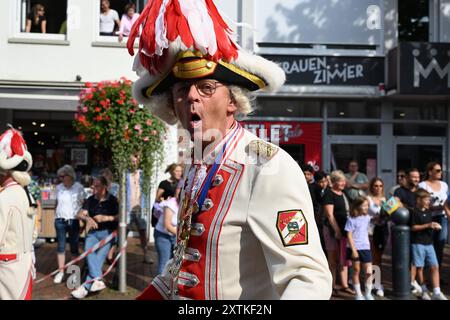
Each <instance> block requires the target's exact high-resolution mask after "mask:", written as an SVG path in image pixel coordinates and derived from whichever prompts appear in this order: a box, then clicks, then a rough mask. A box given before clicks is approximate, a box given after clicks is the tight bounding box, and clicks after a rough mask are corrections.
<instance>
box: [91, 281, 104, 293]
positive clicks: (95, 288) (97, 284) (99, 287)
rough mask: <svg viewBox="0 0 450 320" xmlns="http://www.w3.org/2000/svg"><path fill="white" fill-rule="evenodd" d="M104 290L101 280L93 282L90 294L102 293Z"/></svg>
mask: <svg viewBox="0 0 450 320" xmlns="http://www.w3.org/2000/svg"><path fill="white" fill-rule="evenodd" d="M105 288H106V285H105V283H104V282H103V281H101V280H95V281H94V283H93V284H92V286H91V290H90V291H91V292H97V291H102V290H103V289H105Z"/></svg>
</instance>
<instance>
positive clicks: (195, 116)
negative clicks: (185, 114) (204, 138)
mask: <svg viewBox="0 0 450 320" xmlns="http://www.w3.org/2000/svg"><path fill="white" fill-rule="evenodd" d="M200 120H201V119H200V117H199V115H198V114H196V113H192V114H191V121H192V122H197V121H200Z"/></svg>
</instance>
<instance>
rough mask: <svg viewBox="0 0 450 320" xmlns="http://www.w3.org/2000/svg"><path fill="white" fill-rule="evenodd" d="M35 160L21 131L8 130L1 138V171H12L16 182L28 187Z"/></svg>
mask: <svg viewBox="0 0 450 320" xmlns="http://www.w3.org/2000/svg"><path fill="white" fill-rule="evenodd" d="M32 165H33V159H32V157H31V154H30V153H29V152H28V150H27V144H26V143H25V140H24V139H23V137H22V135H21V134H20V132H19V131H17V130H16V129H14V128H12V127H11V128H10V129H8V130H6V131H5V132H4V133H3V134H2V135H1V136H0V170H2V171H11V172H12V176H13V178H14V180H16V181H17V182H19V183H20V184H21V185H27V184H29V182H30V177H29V174H28V173H27V171H29V170H30V169H31V167H32Z"/></svg>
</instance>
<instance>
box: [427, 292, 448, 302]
mask: <svg viewBox="0 0 450 320" xmlns="http://www.w3.org/2000/svg"><path fill="white" fill-rule="evenodd" d="M431 298H432V299H433V300H448V299H447V297H446V296H445V295H444V294H443V293H442V292H439V294H433V295H432V296H431Z"/></svg>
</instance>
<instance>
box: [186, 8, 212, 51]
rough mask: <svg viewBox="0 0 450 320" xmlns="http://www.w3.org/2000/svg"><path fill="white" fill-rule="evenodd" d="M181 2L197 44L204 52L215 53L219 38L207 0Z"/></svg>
mask: <svg viewBox="0 0 450 320" xmlns="http://www.w3.org/2000/svg"><path fill="white" fill-rule="evenodd" d="M179 3H180V8H181V12H182V13H183V16H184V17H185V18H186V20H187V22H188V24H189V29H190V31H191V34H192V37H193V39H194V41H195V46H196V47H197V48H198V49H199V50H200V52H201V53H203V54H206V53H208V54H210V55H214V54H215V53H216V51H217V39H216V33H215V31H214V23H213V21H212V19H211V17H210V15H209V13H208V9H207V7H206V3H205V1H204V0H179Z"/></svg>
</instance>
